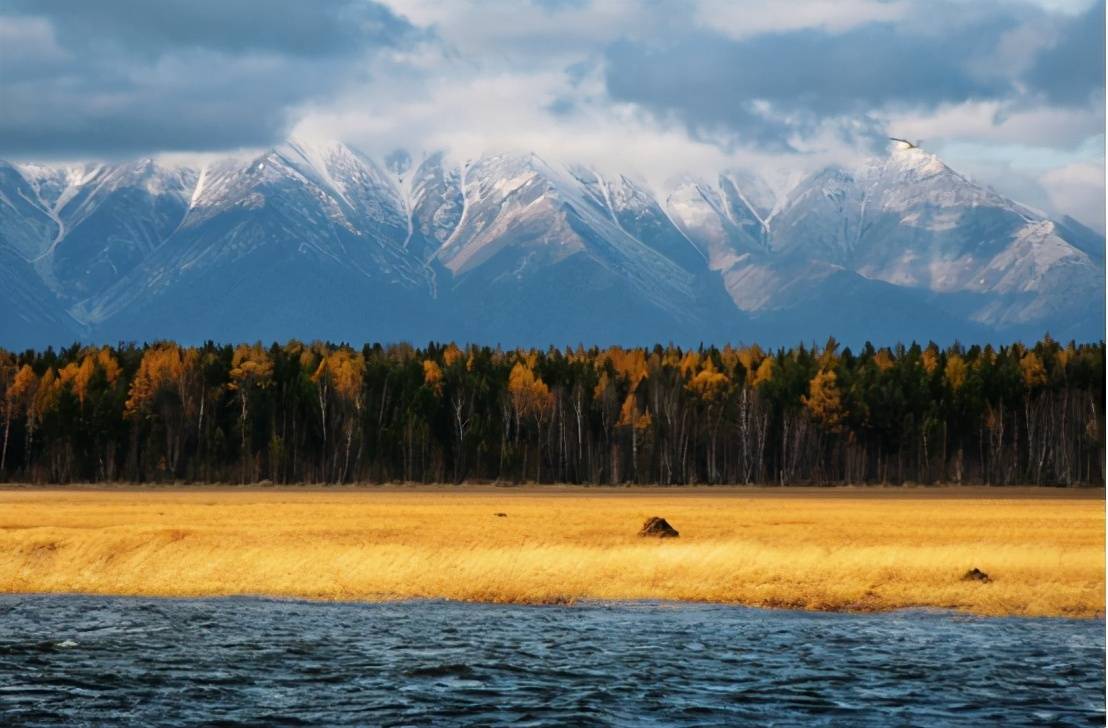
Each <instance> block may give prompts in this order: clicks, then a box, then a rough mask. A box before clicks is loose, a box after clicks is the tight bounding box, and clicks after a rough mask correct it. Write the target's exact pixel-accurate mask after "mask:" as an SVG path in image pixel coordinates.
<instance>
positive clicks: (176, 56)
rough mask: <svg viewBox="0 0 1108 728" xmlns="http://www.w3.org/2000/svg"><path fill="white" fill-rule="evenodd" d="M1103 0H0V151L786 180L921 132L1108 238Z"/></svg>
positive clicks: (957, 157) (961, 167) (981, 176)
mask: <svg viewBox="0 0 1108 728" xmlns="http://www.w3.org/2000/svg"><path fill="white" fill-rule="evenodd" d="M1104 30H1105V9H1104V2H1103V0H837V1H836V2H828V1H827V0H791V1H790V2H787V3H786V2H779V1H777V0H667V1H665V2H662V1H655V2H648V1H647V0H618V1H615V0H613V1H612V2H603V1H601V0H530V2H528V1H526V0H511V1H509V0H504V1H502V2H498V1H493V0H441V1H438V0H436V1H432V0H403V1H402V0H382V1H381V2H370V1H368V0H333V1H332V2H327V3H311V2H303V1H302V0H159V2H156V3H150V2H148V1H147V0H98V2H95V3H91V2H86V1H85V0H0V158H4V159H9V160H16V161H43V162H49V161H82V160H93V159H98V160H99V159H105V160H112V159H127V158H134V157H140V156H157V155H161V156H166V157H168V158H178V157H184V158H187V157H197V158H201V157H204V156H205V155H212V154H227V153H235V152H239V151H242V150H253V149H264V148H266V147H269V146H272V145H274V144H277V143H279V142H281V141H283V140H284V139H287V138H288V137H290V136H298V137H302V138H307V139H338V140H341V141H345V142H347V143H349V144H351V145H353V146H355V147H358V148H360V149H362V150H364V151H366V152H369V153H371V154H376V155H385V154H388V153H389V152H391V151H393V150H396V149H406V150H408V151H409V152H411V153H412V155H413V156H418V155H419V154H420V153H421V152H423V153H426V152H428V151H434V150H446V151H448V152H449V153H451V154H453V155H455V156H457V157H458V158H472V157H474V156H478V155H480V154H481V153H483V152H486V151H491V150H505V149H521V150H527V151H534V152H536V153H538V154H540V155H542V156H544V157H546V158H548V159H550V160H551V161H570V162H581V163H586V164H592V165H595V166H597V167H599V168H602V169H609V170H612V171H620V172H627V173H631V174H636V175H639V176H641V177H643V178H645V179H647V180H648V181H652V182H655V183H659V184H660V183H662V182H663V181H664V180H665V179H667V178H669V177H671V176H673V175H676V174H683V173H691V174H698V175H709V174H712V173H714V172H718V171H719V170H721V169H724V168H728V167H744V168H748V169H752V170H754V171H756V172H759V173H761V174H763V175H764V176H766V177H767V178H768V179H769V180H770V182H771V184H776V185H782V184H788V180H792V179H796V177H797V175H798V174H802V173H805V172H810V171H814V170H816V169H819V168H821V167H823V166H826V165H828V164H852V163H857V162H859V161H861V160H863V159H865V158H866V157H868V156H871V155H874V154H881V153H884V152H885V150H886V149H887V137H888V136H890V135H891V136H899V137H906V138H909V139H912V140H922V142H923V146H924V148H925V149H928V150H929V151H932V152H934V153H936V154H938V155H939V156H941V157H942V158H943V159H944V160H945V161H946V162H947V163H948V164H950V165H951V166H952V167H954V168H955V169H957V170H958V171H961V172H963V173H965V174H968V175H969V176H971V177H973V178H974V179H976V180H978V181H980V182H982V183H985V184H988V185H990V186H992V187H994V188H995V189H997V190H998V191H999V192H1001V193H1003V194H1007V195H1009V196H1011V197H1014V198H1015V199H1018V200H1020V201H1021V202H1024V203H1026V204H1029V205H1032V206H1035V207H1038V208H1041V209H1044V210H1046V211H1048V212H1050V213H1052V214H1055V215H1065V214H1068V215H1072V216H1074V217H1075V218H1077V219H1078V220H1080V221H1082V222H1083V223H1085V224H1086V225H1089V226H1090V227H1093V228H1095V229H1097V230H1098V231H1100V232H1103V231H1104V227H1105V224H1104V216H1105V208H1104V200H1105V191H1104V130H1105V73H1104V71H1105V42H1104Z"/></svg>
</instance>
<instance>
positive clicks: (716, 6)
mask: <svg viewBox="0 0 1108 728" xmlns="http://www.w3.org/2000/svg"><path fill="white" fill-rule="evenodd" d="M909 10H910V4H909V3H907V2H905V1H904V0H836V1H835V2H828V1H827V0H790V2H788V3H779V2H762V1H761V0H697V2H696V9H695V11H694V17H695V18H696V21H697V22H698V23H699V24H700V25H702V26H704V27H707V28H711V29H712V30H715V31H717V32H719V33H722V34H723V35H726V36H728V37H730V38H734V39H736V40H742V39H744V38H749V37H751V36H754V35H759V34H761V33H771V32H783V31H790V30H800V29H802V28H822V29H824V30H829V31H832V32H839V31H843V30H847V29H849V28H852V27H854V26H857V25H861V24H863V23H870V22H882V21H893V20H899V19H901V18H903V17H905V16H906V15H907V14H908V12H909Z"/></svg>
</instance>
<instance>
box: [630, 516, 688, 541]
mask: <svg viewBox="0 0 1108 728" xmlns="http://www.w3.org/2000/svg"><path fill="white" fill-rule="evenodd" d="M639 535H640V536H653V537H655V538H675V537H676V536H680V535H681V534H679V533H677V529H676V528H674V527H673V526H671V525H669V523H668V522H667V521H666V519H664V518H659V517H658V516H651V517H650V518H648V519H646V522H645V523H643V524H642V528H641V529H640V530H639Z"/></svg>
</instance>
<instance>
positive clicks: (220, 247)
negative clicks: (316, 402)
mask: <svg viewBox="0 0 1108 728" xmlns="http://www.w3.org/2000/svg"><path fill="white" fill-rule="evenodd" d="M1104 260H1105V256H1104V239H1103V237H1102V236H1099V235H1097V234H1096V233H1094V232H1093V231H1091V230H1089V229H1088V228H1085V227H1084V226H1082V225H1080V224H1079V223H1077V222H1076V221H1073V220H1068V219H1065V220H1059V221H1054V220H1051V219H1049V218H1048V217H1046V216H1045V215H1044V214H1043V213H1041V212H1038V211H1035V210H1032V209H1030V208H1027V207H1025V206H1023V205H1020V204H1018V203H1015V202H1013V201H1011V200H1008V199H1006V198H1003V197H1002V196H1000V195H997V194H996V193H995V192H993V191H991V190H989V189H986V188H983V187H981V186H979V185H976V184H975V183H973V182H972V181H971V180H969V179H967V178H965V177H963V176H962V175H959V174H958V173H957V172H954V171H953V170H951V169H950V168H949V167H947V166H946V165H945V164H944V163H943V162H942V161H941V160H939V159H938V158H937V157H935V156H934V155H932V154H929V153H928V152H925V151H923V150H920V149H898V150H894V151H893V152H892V153H891V154H889V155H888V156H885V157H881V158H877V159H872V160H869V161H868V162H866V163H864V164H862V165H859V166H858V167H856V168H852V169H846V168H828V169H825V170H822V171H819V172H817V173H815V174H812V175H809V176H808V177H806V178H804V179H802V180H800V181H799V183H798V184H797V185H796V186H795V187H793V188H792V189H791V191H790V192H788V194H785V195H778V194H774V192H773V191H772V190H771V188H770V187H769V186H768V185H767V184H766V183H765V182H764V181H762V180H761V179H760V178H758V177H757V176H756V175H754V174H752V173H750V172H747V171H744V170H726V171H724V172H723V173H721V174H720V175H719V176H718V177H717V178H716V179H714V180H706V179H697V178H691V177H684V178H677V179H675V180H673V181H672V182H671V183H669V184H667V185H666V186H665V187H664V188H663V189H661V190H654V189H652V188H651V187H650V186H649V185H647V184H646V183H643V182H641V181H639V180H638V179H636V178H635V177H633V176H630V175H623V174H609V173H601V172H599V171H597V170H595V169H592V168H589V167H586V166H582V165H570V166H567V167H562V166H559V165H553V164H548V163H547V162H545V161H544V160H542V159H540V158H539V157H537V156H535V155H533V154H518V153H493V154H487V155H485V156H482V157H480V158H478V159H474V160H469V161H466V162H458V161H454V160H451V159H450V158H449V157H447V156H446V155H444V154H442V153H433V154H426V155H422V156H420V157H419V159H418V161H416V160H413V159H412V157H411V156H410V155H409V154H408V153H407V152H404V151H398V152H395V153H393V154H390V155H389V156H388V157H386V158H385V159H383V160H375V159H372V158H370V157H368V156H367V155H364V154H362V153H360V152H358V151H356V150H353V149H351V148H349V147H347V146H345V145H343V144H340V143H335V142H323V143H315V142H309V141H305V140H298V139H293V140H290V141H288V142H286V143H284V144H281V145H279V146H277V147H275V148H273V149H271V150H268V151H266V152H264V153H262V154H258V155H254V156H251V157H241V158H229V159H225V160H222V161H218V162H214V163H209V164H206V165H202V166H198V167H197V168H195V169H194V168H191V167H188V166H175V165H165V164H161V163H159V162H156V161H153V160H140V161H137V162H130V163H123V164H86V165H75V166H63V167H55V166H50V165H38V164H20V165H10V164H6V163H0V285H5V286H6V291H5V295H3V296H0V305H3V306H5V307H6V309H8V310H9V312H11V313H9V315H7V316H5V318H4V320H3V321H0V344H5V345H9V346H13V345H14V346H20V345H25V344H24V343H23V342H25V341H30V340H32V339H34V341H35V342H36V343H41V342H42V341H46V340H52V341H56V342H57V343H64V342H66V341H68V340H69V339H71V338H73V337H75V336H84V337H87V338H92V339H99V340H105V339H111V338H144V337H145V338H159V337H176V338H181V339H185V340H199V339H204V338H217V339H243V340H247V339H249V340H253V339H256V338H281V339H283V338H288V337H289V336H299V337H303V338H317V337H329V338H334V339H350V340H365V339H415V340H421V339H426V338H430V337H440V338H467V339H471V340H481V341H492V342H496V341H501V342H504V343H510V344H511V343H534V344H549V343H571V342H572V343H576V342H577V341H590V342H596V343H604V342H610V341H624V342H631V341H638V342H642V341H651V340H660V339H673V340H675V341H684V342H686V343H695V342H696V341H699V340H712V341H723V340H741V339H745V340H748V341H750V340H756V339H760V340H763V341H766V342H767V343H774V342H786V341H787V342H795V341H796V340H798V339H806V340H807V339H812V338H818V339H822V338H825V337H826V336H827V335H828V334H834V335H836V336H837V337H838V338H840V340H844V341H854V340H858V341H860V340H863V339H865V338H873V337H878V336H887V337H893V338H921V337H935V338H944V337H945V338H947V339H950V338H955V337H959V336H961V337H964V338H977V339H980V338H988V337H992V336H1037V335H1039V334H1041V333H1042V332H1043V331H1044V330H1047V329H1049V330H1051V331H1052V332H1054V333H1055V334H1056V335H1067V334H1068V335H1073V336H1079V337H1084V338H1095V337H1098V336H1101V335H1102V334H1103V324H1104ZM5 282H6V283H5ZM36 332H40V333H41V336H40V335H39V333H36Z"/></svg>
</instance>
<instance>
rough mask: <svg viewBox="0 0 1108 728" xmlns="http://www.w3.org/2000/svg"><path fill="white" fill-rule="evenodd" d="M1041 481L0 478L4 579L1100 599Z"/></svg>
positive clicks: (781, 597)
mask: <svg viewBox="0 0 1108 728" xmlns="http://www.w3.org/2000/svg"><path fill="white" fill-rule="evenodd" d="M1053 494H1056V492H1053ZM1053 494H1052V493H1051V492H1045V491H1044V492H1042V493H1029V492H1006V491H980V490H978V491H967V490H958V491H953V490H952V491H939V492H936V491H926V492H924V491H890V490H876V491H874V490H863V489H855V490H838V491H833V492H830V493H828V492H813V491H804V492H793V491H790V492H788V493H785V494H782V493H781V491H777V492H773V491H749V490H730V491H721V490H712V491H707V490H698V491H676V490H661V489H658V490H650V489H637V490H633V491H629V492H626V493H623V492H618V491H616V492H613V491H584V490H580V489H542V488H537V489H520V490H508V489H483V490H482V489H469V490H462V489H456V488H443V489H438V490H430V491H421V492H414V491H404V490H403V489H400V490H396V489H394V490H383V489H375V490H374V489H370V490H341V491H340V490H315V491H304V490H268V491H260V490H191V491H181V490H178V491H168V490H167V491H126V490H124V491H79V490H78V491H75V490H55V491H41V490H9V491H3V492H0V591H4V592H87V593H96V594H142V595H158V596H199V595H227V594H265V595H272V596H282V597H308V598H321V599H357V600H378V599H394V598H409V597H442V598H449V599H464V600H478V601H490V602H527V603H550V602H561V601H572V600H575V599H582V598H589V599H677V600H703V601H715V602H736V603H742V604H749V605H760V606H775V607H796V608H802V609H826V610H841V609H849V610H884V609H895V608H901V607H943V608H953V609H960V610H965V611H969V612H974V613H979V614H995V615H1013V614H1020V615H1066V616H1081V617H1089V616H1096V615H1103V614H1104V599H1105V592H1104V576H1105V570H1104V569H1105V560H1104V555H1105V551H1104V526H1105V510H1104V500H1103V498H1104V495H1103V491H1090V492H1085V493H1084V494H1083V495H1081V496H1079V497H1076V498H1074V497H1062V498H1060V497H1056V496H1054V497H1052V496H1053ZM496 512H505V513H507V514H508V515H507V517H506V518H501V517H496V516H495V515H494V514H495V513H496ZM652 515H661V516H664V517H666V518H667V519H668V520H669V521H670V522H671V523H672V524H673V525H674V526H675V527H677V528H678V529H679V530H680V531H681V537H680V538H679V539H670V540H666V541H657V540H647V539H640V538H637V537H636V536H635V533H636V531H637V529H638V527H639V526H640V525H641V524H642V522H643V520H644V519H645V518H646V517H647V516H652ZM971 567H977V568H980V569H982V570H983V571H985V572H987V573H988V574H990V575H991V576H992V578H993V581H992V583H988V584H981V583H976V582H963V581H961V580H960V577H961V575H962V574H963V573H964V572H965V571H966V570H967V569H969V568H971Z"/></svg>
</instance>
